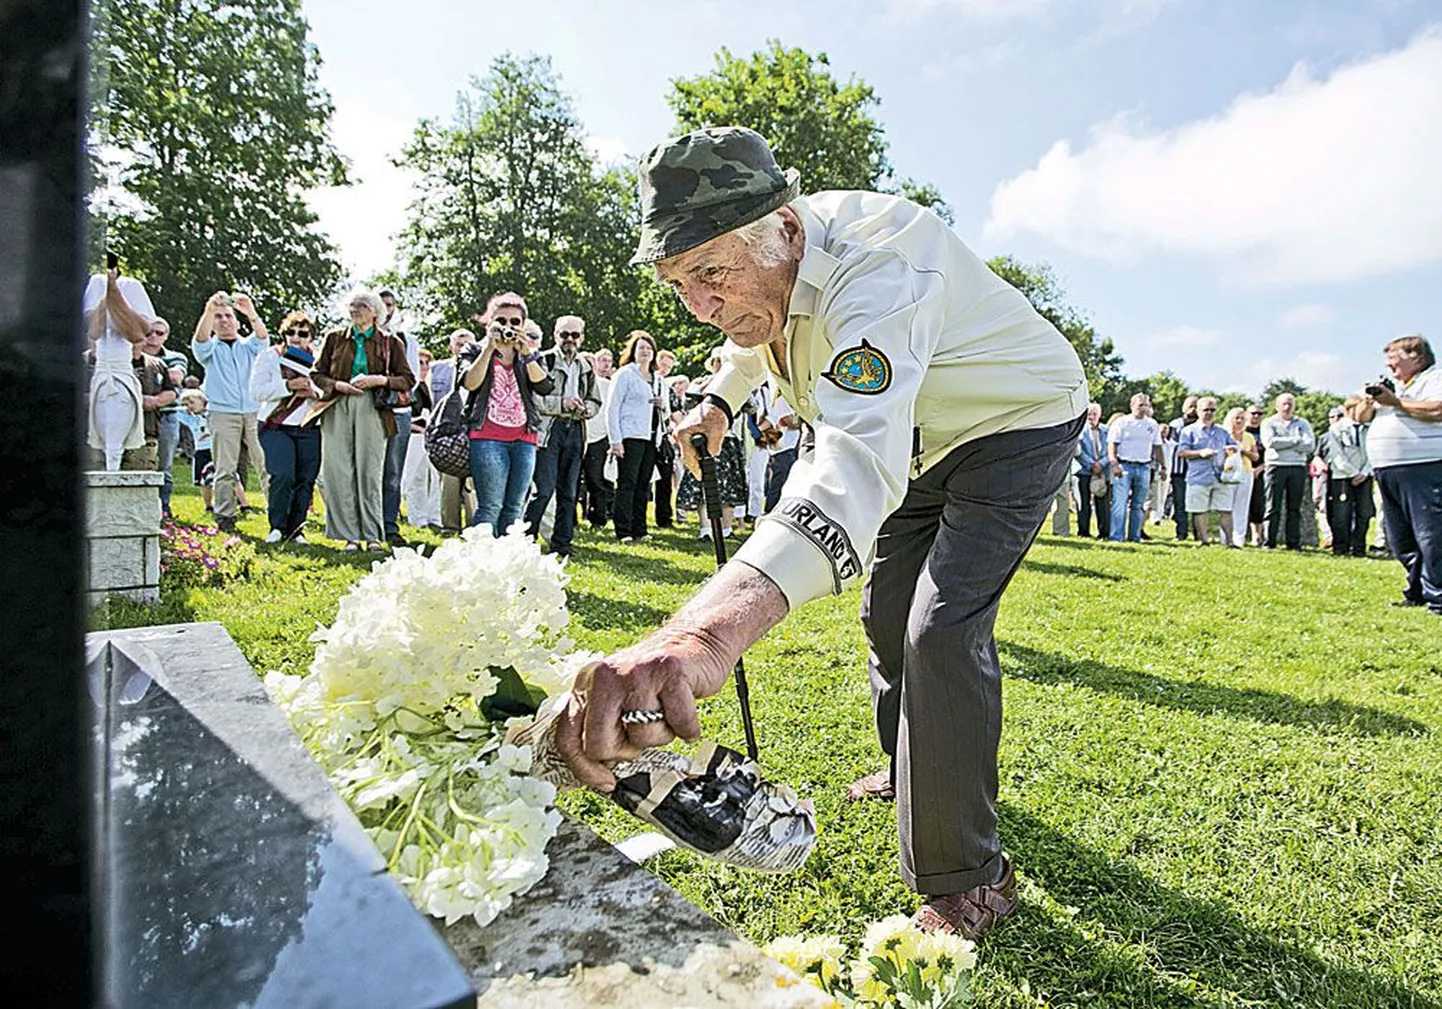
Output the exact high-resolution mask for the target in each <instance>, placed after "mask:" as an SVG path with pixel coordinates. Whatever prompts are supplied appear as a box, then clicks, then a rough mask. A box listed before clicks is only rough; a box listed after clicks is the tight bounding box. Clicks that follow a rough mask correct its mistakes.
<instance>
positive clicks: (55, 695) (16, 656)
mask: <svg viewBox="0 0 1442 1009" xmlns="http://www.w3.org/2000/svg"><path fill="white" fill-rule="evenodd" d="M81 11H82V4H80V3H79V2H77V0H6V2H4V3H0V390H3V392H4V394H5V401H6V402H7V403H12V404H14V403H22V402H23V403H24V404H25V407H24V409H16V410H10V411H8V412H7V417H6V424H5V436H4V438H0V586H3V587H4V589H5V597H6V607H5V618H4V619H3V620H0V656H3V657H4V659H3V661H4V668H3V669H0V712H3V713H4V714H3V718H4V722H5V727H4V730H3V733H0V795H3V796H4V801H3V802H0V816H3V820H4V823H3V826H0V864H3V865H4V866H5V871H6V885H5V898H6V906H7V913H6V914H3V915H0V991H3V992H5V993H6V994H7V995H10V996H11V997H12V998H11V1001H13V998H14V995H15V994H16V993H18V992H22V991H23V992H27V993H29V995H30V996H31V999H32V1000H33V1001H32V1003H31V1004H36V1005H45V1006H47V1007H50V1006H65V1005H89V1004H90V1002H91V987H92V986H91V972H90V963H91V943H90V921H91V917H90V893H89V890H88V887H89V878H90V875H89V869H88V862H89V844H88V836H89V827H90V825H89V823H88V821H87V819H86V809H87V807H86V799H87V797H88V789H87V782H86V780H85V770H86V767H87V758H86V756H85V744H86V740H87V739H88V737H89V726H88V724H87V722H86V717H87V715H88V712H87V711H86V710H85V707H84V706H83V705H82V703H81V685H82V684H81V679H80V677H79V676H78V675H77V671H78V670H79V668H80V665H81V662H82V658H81V647H80V622H81V616H80V613H81V605H82V602H83V600H84V593H83V592H82V590H81V586H82V581H81V563H82V554H81V551H82V549H83V547H84V539H83V537H82V536H81V535H80V532H79V529H80V519H81V508H80V503H81V491H80V467H79V466H78V465H77V459H78V454H79V453H78V451H77V448H76V438H75V431H76V429H77V425H76V421H77V417H78V414H79V409H78V406H79V402H78V395H77V392H78V384H77V382H78V376H79V369H78V367H77V361H78V355H79V351H80V347H81V334H80V326H79V316H80V311H79V310H80V303H79V295H80V290H81V288H80V278H81V276H82V273H81V266H80V255H79V253H80V242H79V234H80V230H79V226H80V207H79V203H78V194H79V192H80V191H81V185H80V168H81V163H80V162H81V159H80V143H79V138H80V135H81V118H80V112H81V109H83V108H84V102H83V100H82V99H81V94H82V92H83V87H84V85H83V76H82V66H81V64H82V54H83V53H84V31H83V26H82V24H81Z"/></svg>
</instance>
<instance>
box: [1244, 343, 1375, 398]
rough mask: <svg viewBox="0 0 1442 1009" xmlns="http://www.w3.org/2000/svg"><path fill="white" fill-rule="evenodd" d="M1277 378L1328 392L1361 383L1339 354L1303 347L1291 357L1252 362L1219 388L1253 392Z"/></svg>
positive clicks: (1342, 390)
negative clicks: (1293, 380)
mask: <svg viewBox="0 0 1442 1009" xmlns="http://www.w3.org/2000/svg"><path fill="white" fill-rule="evenodd" d="M1279 378H1294V379H1296V380H1297V381H1298V382H1301V383H1302V384H1303V385H1305V386H1306V387H1307V388H1308V389H1321V390H1325V391H1328V392H1345V391H1346V390H1348V389H1355V388H1357V386H1358V385H1360V384H1361V382H1360V381H1359V376H1358V375H1357V374H1356V373H1355V372H1353V371H1352V369H1351V368H1350V367H1348V365H1347V363H1346V362H1345V361H1344V360H1343V359H1342V357H1341V355H1339V354H1326V353H1323V352H1321V351H1316V350H1304V351H1300V352H1299V353H1297V354H1294V355H1292V356H1291V357H1284V358H1270V357H1264V358H1262V359H1260V360H1258V361H1253V362H1252V363H1251V364H1249V365H1248V366H1247V367H1246V368H1245V369H1243V370H1242V371H1241V372H1240V374H1238V373H1236V372H1233V373H1232V374H1231V377H1230V384H1226V385H1223V386H1221V388H1222V389H1224V390H1225V391H1228V392H1232V391H1237V392H1241V391H1246V392H1256V391H1257V390H1259V389H1262V388H1264V387H1265V386H1266V385H1267V383H1269V382H1272V381H1274V380H1275V379H1279Z"/></svg>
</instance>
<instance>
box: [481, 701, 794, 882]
mask: <svg viewBox="0 0 1442 1009" xmlns="http://www.w3.org/2000/svg"><path fill="white" fill-rule="evenodd" d="M567 700H568V699H567V697H565V696H564V695H562V696H557V697H551V698H548V699H547V701H546V702H545V703H544V704H543V705H542V706H541V710H540V711H539V712H538V713H537V714H536V718H535V721H534V722H532V723H531V724H530V725H526V726H518V727H516V728H515V729H513V730H512V731H511V732H510V733H509V734H508V736H507V742H509V743H511V744H513V745H516V746H528V747H530V749H531V755H532V759H531V775H532V776H533V777H536V778H539V779H541V780H542V781H546V782H549V783H550V784H552V785H555V786H556V787H557V788H558V789H567V788H580V787H582V785H581V782H580V781H579V780H577V779H576V777H575V776H574V775H573V774H572V773H571V771H570V768H568V767H567V766H566V763H565V761H564V760H563V759H562V758H561V755H560V753H559V752H558V751H557V749H556V745H555V734H556V716H557V715H558V714H559V713H560V712H561V711H562V710H563V709H564V707H565V704H566V702H567ZM611 771H612V773H613V774H615V776H616V790H615V791H614V792H613V793H612V795H611V797H612V799H614V800H615V802H616V803H617V804H618V805H619V806H621V808H622V809H625V810H626V811H627V812H629V813H631V814H633V815H634V816H635V817H636V818H637V819H639V820H641V821H643V822H644V823H646V824H649V825H650V826H652V827H655V828H656V829H657V830H659V831H661V832H662V833H663V834H665V835H666V836H667V837H669V838H671V840H673V841H675V842H676V843H677V844H679V845H681V846H682V847H684V848H689V849H690V850H691V851H694V852H697V853H698V854H701V855H705V856H706V857H708V858H713V859H715V860H716V861H718V862H725V863H726V864H728V865H735V866H739V867H741V868H743V869H755V870H757V871H760V872H793V871H795V870H796V869H799V868H801V866H802V865H803V864H805V862H806V859H807V858H808V857H809V856H810V855H811V852H812V850H813V849H814V848H815V847H816V810H815V808H814V807H813V806H812V804H811V803H810V802H809V801H807V800H804V799H798V798H797V797H796V794H795V793H794V792H793V791H791V789H789V788H787V787H786V786H784V785H778V784H775V783H774V782H770V781H767V780H766V779H765V778H763V777H762V776H761V769H760V768H759V767H758V766H757V765H756V762H755V761H753V760H750V759H748V758H747V757H745V756H743V755H742V754H740V753H737V752H736V751H735V750H730V749H727V748H726V747H724V746H719V745H717V744H716V743H713V742H703V743H702V744H701V745H700V747H699V748H698V750H697V751H696V754H695V756H692V757H688V756H686V755H684V754H681V753H675V752H672V751H670V750H658V749H647V750H642V751H641V754H640V756H638V757H637V758H636V759H635V760H628V761H621V762H620V763H618V764H616V765H615V766H613V767H612V768H611Z"/></svg>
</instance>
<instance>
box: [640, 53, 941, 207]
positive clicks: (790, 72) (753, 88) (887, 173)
mask: <svg viewBox="0 0 1442 1009" xmlns="http://www.w3.org/2000/svg"><path fill="white" fill-rule="evenodd" d="M667 102H668V103H669V104H670V106H671V111H672V112H673V113H675V116H676V126H677V132H678V133H685V132H689V131H691V130H698V129H703V128H705V127H708V126H746V127H749V128H750V129H753V130H755V131H756V132H757V133H759V134H761V135H762V136H763V137H765V138H766V142H767V143H768V144H770V145H771V150H772V152H773V153H774V154H775V155H776V160H777V162H778V163H779V164H781V165H782V166H783V167H786V168H795V169H796V170H797V171H799V172H800V173H801V186H802V189H803V191H804V192H808V193H814V192H819V191H821V190H823V189H879V190H883V191H886V192H896V193H900V194H902V195H905V196H906V197H907V198H908V199H913V200H916V201H917V202H919V203H921V204H922V205H923V206H928V207H931V208H932V209H933V210H935V211H936V212H937V213H938V214H940V215H942V216H943V217H944V218H945V219H946V220H947V221H948V222H949V221H951V219H952V218H951V210H950V208H949V207H947V206H946V203H945V202H944V201H943V200H942V197H941V192H940V191H939V190H938V189H936V187H935V186H931V185H926V184H922V183H917V182H914V181H912V180H911V179H902V180H898V179H896V178H895V177H894V176H893V174H892V167H891V162H890V160H888V158H887V143H886V136H885V130H884V129H883V127H882V125H881V123H880V122H879V121H878V120H877V119H876V117H875V115H874V114H873V112H874V110H875V109H876V108H877V107H878V106H879V105H880V104H881V99H879V98H878V97H877V96H876V93H875V91H873V90H872V88H871V85H869V84H867V83H866V82H865V81H863V80H860V79H859V78H857V77H856V76H855V75H852V76H851V77H850V78H849V79H848V80H847V82H846V83H845V84H841V83H839V82H838V81H837V80H836V78H835V77H834V76H833V75H832V73H831V63H830V60H829V59H828V58H827V56H826V54H825V53H818V54H816V55H814V56H813V55H812V54H811V53H808V52H806V51H805V50H803V49H797V48H792V49H787V48H784V47H783V46H782V45H781V43H780V42H779V41H778V40H776V39H769V40H767V48H766V49H763V50H761V51H760V52H755V53H752V54H751V55H750V56H747V57H740V56H736V55H734V54H733V53H732V52H731V51H730V50H729V49H726V48H724V47H723V48H722V49H721V50H720V51H719V52H718V53H717V54H716V69H715V70H713V71H712V72H711V73H709V74H703V75H701V76H698V77H692V78H681V79H677V80H673V81H672V82H671V93H670V95H668V96H667Z"/></svg>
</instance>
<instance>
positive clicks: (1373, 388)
mask: <svg viewBox="0 0 1442 1009" xmlns="http://www.w3.org/2000/svg"><path fill="white" fill-rule="evenodd" d="M1384 389H1385V390H1386V391H1387V392H1396V391H1397V385H1396V383H1395V382H1393V381H1392V380H1391V379H1390V378H1387V377H1386V376H1385V375H1384V376H1382V377H1381V378H1379V379H1377V381H1375V382H1371V383H1369V384H1368V385H1366V386H1364V387H1363V389H1362V391H1363V392H1365V393H1366V394H1367V395H1368V396H1380V395H1382V391H1383V390H1384Z"/></svg>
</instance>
